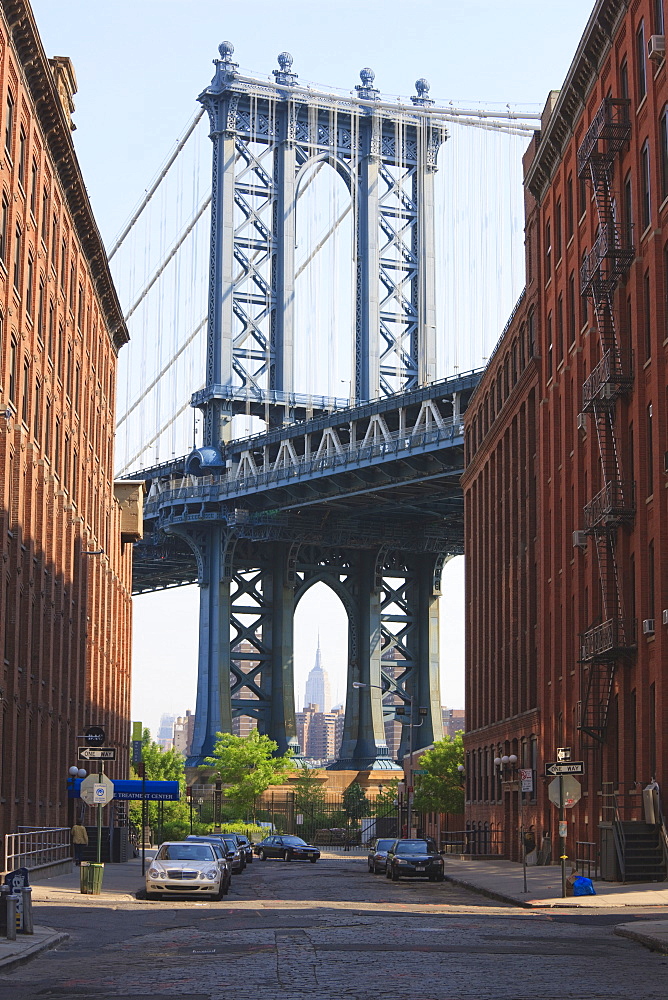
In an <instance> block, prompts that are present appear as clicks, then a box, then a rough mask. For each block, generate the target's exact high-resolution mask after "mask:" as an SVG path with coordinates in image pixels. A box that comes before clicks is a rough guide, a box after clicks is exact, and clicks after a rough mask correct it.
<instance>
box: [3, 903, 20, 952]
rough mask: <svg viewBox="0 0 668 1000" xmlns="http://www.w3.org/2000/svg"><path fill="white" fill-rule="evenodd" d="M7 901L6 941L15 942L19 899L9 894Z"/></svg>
mask: <svg viewBox="0 0 668 1000" xmlns="http://www.w3.org/2000/svg"><path fill="white" fill-rule="evenodd" d="M6 899H7V940H8V941H16V913H17V908H18V905H19V897H18V896H14V895H12V894H11V893H10V894H9V895H8V896H7V897H6Z"/></svg>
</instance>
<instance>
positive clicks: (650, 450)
mask: <svg viewBox="0 0 668 1000" xmlns="http://www.w3.org/2000/svg"><path fill="white" fill-rule="evenodd" d="M653 493H654V434H653V429H652V404H651V403H650V404H649V406H648V407H647V496H648V497H651V496H652V494H653Z"/></svg>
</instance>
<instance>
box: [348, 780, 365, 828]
mask: <svg viewBox="0 0 668 1000" xmlns="http://www.w3.org/2000/svg"><path fill="white" fill-rule="evenodd" d="M343 808H344V810H345V812H346V815H347V816H348V818H349V819H350V820H352V821H353V822H357V820H359V819H361V818H362V816H368V815H369V813H370V812H371V803H370V802H369V800H368V799H367V797H366V795H365V794H364V789H363V788H362V786H361V785H360V783H359V782H358V781H353V783H352V785H348V787H347V788H346V790H345V792H344V793H343Z"/></svg>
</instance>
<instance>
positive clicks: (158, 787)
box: [68, 778, 181, 802]
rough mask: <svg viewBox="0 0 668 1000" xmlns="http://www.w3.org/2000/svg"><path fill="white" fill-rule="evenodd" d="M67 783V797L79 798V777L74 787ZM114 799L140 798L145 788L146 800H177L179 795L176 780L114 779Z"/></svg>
mask: <svg viewBox="0 0 668 1000" xmlns="http://www.w3.org/2000/svg"><path fill="white" fill-rule="evenodd" d="M71 786H72V783H71V782H70V783H69V790H68V797H69V798H70V799H78V798H79V788H80V787H81V779H79V778H77V780H76V781H75V782H74V788H72V787H71ZM113 786H114V798H115V799H141V798H143V790H144V789H145V790H146V800H147V802H178V800H179V799H180V797H181V792H180V789H179V783H178V781H120V780H119V781H114V782H113Z"/></svg>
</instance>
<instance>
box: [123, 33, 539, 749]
mask: <svg viewBox="0 0 668 1000" xmlns="http://www.w3.org/2000/svg"><path fill="white" fill-rule="evenodd" d="M219 53H220V57H219V58H217V59H216V60H214V65H215V75H214V77H213V80H212V82H211V84H210V85H209V86H208V87H207V88H206V89H205V90H204V91H203V92H202V93H201V94H200V96H199V98H198V100H199V102H200V104H201V110H200V111H198V113H197V115H196V116H195V117H194V119H193V121H192V122H191V123H190V125H189V127H188V129H187V130H186V132H185V134H184V136H183V137H182V138H181V140H180V141H179V143H178V144H177V147H176V149H175V150H174V152H173V153H172V155H171V156H170V157H169V159H168V160H167V162H166V163H165V165H164V167H163V169H162V170H161V171H160V173H159V174H158V176H157V177H156V179H155V181H154V183H153V184H152V185H151V186H150V188H149V189H148V191H147V193H146V196H145V198H144V199H143V200H142V202H141V203H140V205H139V206H138V207H137V210H136V211H135V213H134V214H133V216H132V218H131V219H130V221H129V223H128V225H127V226H126V228H125V229H124V231H123V232H122V233H121V235H120V236H119V238H118V240H117V241H116V243H115V244H114V246H113V247H112V248H111V249H110V253H109V256H110V260H111V261H112V267H114V268H115V271H116V280H117V282H118V283H119V291H120V293H121V295H122V296H123V298H124V299H125V301H126V305H127V309H126V318H127V320H128V322H129V324H130V329H131V335H132V341H131V349H130V350H129V351H128V353H127V356H126V357H125V358H123V356H122V357H121V362H122V365H124V368H123V367H122V368H121V376H120V380H119V405H118V414H119V418H118V420H119V422H118V441H117V453H120V454H121V456H122V460H121V465H122V468H121V470H120V475H121V476H123V477H126V478H129V479H136V480H143V482H144V484H145V490H146V493H145V504H144V519H145V521H144V532H145V537H144V540H143V541H142V542H140V543H138V544H137V546H136V547H135V553H134V571H133V590H134V593H136V594H139V593H145V592H147V591H155V590H160V589H164V588H168V587H174V586H181V585H183V584H188V583H197V584H199V588H200V613H199V662H198V681H197V705H196V728H195V735H194V739H193V745H192V755H191V757H190V759H189V760H188V764H189V765H191V766H194V765H196V764H199V763H201V762H202V760H203V758H204V757H206V756H208V755H210V754H211V753H212V751H213V748H214V743H215V738H216V733H217V732H220V731H222V732H231V729H232V719H233V717H234V716H235V715H245V716H251V717H253V718H255V719H256V720H257V722H258V726H259V728H260V730H261V732H264V733H267V734H268V735H269V736H271V738H272V739H274V740H276V742H277V743H278V747H279V752H285V750H287V749H288V748H290V749H292V751H293V753H294V754H295V755H296V756H298V755H299V752H300V748H299V747H298V745H297V739H296V727H295V703H294V684H293V646H294V625H293V622H294V615H295V609H296V607H297V605H298V603H299V601H300V599H301V598H302V597H303V596H304V594H305V593H306V592H307V591H308V590H309V589H310V588H311V587H312V586H314V585H315V584H318V583H324V584H326V585H327V586H329V587H330V588H331V589H332V591H333V592H334V593H335V594H336V595H337V596H338V597H339V599H340V600H341V602H342V604H343V606H344V608H345V611H346V615H347V619H348V656H347V661H348V672H347V697H346V709H345V722H344V736H343V744H342V748H341V753H340V760H339V761H338V762H337V764H336V765H335V766H336V767H340V768H349V769H353V768H354V769H374V768H375V769H392V768H396V767H397V765H396V764H395V763H394V762H393V761H392V760H391V759H390V756H389V753H388V748H387V745H386V742H385V731H384V722H385V720H386V719H387V718H394V717H396V716H397V715H399V716H400V719H401V720H402V721H410V722H412V723H414V724H416V725H420V726H421V727H422V728H421V734H420V742H421V744H422V745H428V744H429V743H431V742H432V741H433V740H435V739H439V738H440V737H441V736H442V724H441V696H440V680H439V621H438V599H439V597H440V596H441V574H442V570H443V566H444V564H445V562H446V561H447V560H448V559H449V558H450V557H452V556H453V555H456V554H459V553H461V552H462V551H463V501H462V494H461V489H460V486H459V477H460V475H461V473H462V471H463V414H464V411H465V409H466V406H467V404H468V401H469V399H470V397H471V395H472V393H473V392H474V390H475V388H476V385H477V383H478V381H479V377H480V370H479V369H478V370H469V371H466V372H465V373H462V371H461V370H460V369H461V367H462V366H461V365H457V364H452V365H451V366H450V367H451V369H452V370H451V371H450V374H449V375H448V376H447V377H442V374H441V370H442V369H441V368H439V362H438V357H437V355H438V349H439V342H438V336H437V313H438V301H439V288H440V286H441V285H442V284H443V282H442V279H441V274H442V270H443V267H444V264H443V262H442V261H439V262H438V263H437V248H438V244H439V232H438V228H439V227H438V225H437V219H438V216H439V211H438V208H437V201H438V191H437V189H436V187H435V178H436V175H437V168H438V167H439V166H440V165H441V163H442V158H441V159H440V160H439V153H440V150H441V147H443V145H444V143H446V140H447V139H448V137H449V135H448V132H449V130H450V129H455V127H456V128H459V129H461V128H462V127H467V128H469V127H470V128H471V129H473V128H477V129H482V130H483V133H482V134H483V135H484V136H486V137H487V136H493V137H494V138H498V137H501V141H502V142H503V141H505V142H507V141H508V136H511V137H512V136H515V137H518V138H517V139H515V142H516V143H517V142H519V143H520V144H521V148H522V150H523V148H524V146H525V145H526V141H527V139H526V137H527V136H530V135H531V134H532V126H531V124H530V123H529V121H528V119H531V118H536V117H538V116H537V115H520V114H514V113H513V112H511V111H510V109H508V111H507V112H505V113H503V114H500V113H497V112H494V113H491V112H483V111H475V110H473V111H465V110H461V109H456V108H454V107H453V106H452V105H448V106H445V107H439V106H437V105H436V104H435V102H434V101H433V100H432V99H431V98H430V96H429V85H428V83H427V81H426V80H424V79H420V80H418V81H417V83H416V85H415V86H416V93H415V95H413V96H412V97H410V98H409V99H408V100H406V101H404V102H397V101H395V102H390V101H389V100H384V99H383V98H382V95H381V93H380V91H379V90H378V89H376V87H375V86H374V83H375V80H374V74H373V72H372V71H371V70H370V69H363V70H362V71H361V73H360V80H361V82H360V83H359V84H358V85H357V86H356V87H355V89H354V91H352V92H348V93H332V92H325V91H323V90H320V89H316V88H314V87H312V86H303V85H301V84H300V82H299V77H298V75H297V73H295V72H293V65H292V62H293V61H292V57H291V56H290V55H289V54H288V53H286V52H284V53H281V54H280V55H279V57H278V64H279V65H278V68H277V69H275V70H274V71H273V73H272V77H271V78H268V79H263V78H259V77H257V76H248V75H244V74H242V73H241V72H240V70H239V67H238V65H237V64H236V63H235V62H234V61H233V56H234V48H233V46H232V45H231V44H230V43H228V42H223V43H222V44H221V45H220V47H219ZM207 125H208V139H209V140H210V143H209V142H208V140H207V144H208V145H209V147H210V149H211V151H212V152H211V153H210V154H209V155H208V156H207V155H206V151H205V149H204V144H203V143H202V142H201V141H199V139H201V137H202V136H203V134H204V132H203V129H205V128H206V126H207ZM198 137H199V138H198ZM517 151H518V147H516V148H515V150H514V152H515V155H517ZM496 155H497V157H498V155H505V153H504V154H498V153H497V154H496ZM520 155H521V153H520ZM487 167H488V169H491V170H492V171H494V170H498V169H499V165H498V162H495V161H494V158H493V157H490V158H489V161H488V163H487ZM464 169H466V170H468V169H470V168H469V167H467V166H465V167H464ZM482 173H484V170H483V171H482ZM202 177H206V178H207V180H206V181H202ZM520 190H521V189H520ZM481 197H482V194H481ZM473 198H474V199H475V198H476V195H475V194H474V195H473ZM500 211H501V212H505V209H504V208H503V206H502V208H501V209H500ZM451 213H452V224H455V221H456V218H457V217H459V218H460V220H461V221H460V226H461V227H462V229H464V228H465V227H466V226H467V225H468V224H469V221H468V218H467V213H468V208H467V206H466V205H461V204H460V205H454V206H452V208H451ZM504 218H505V215H504ZM490 225H491V226H492V227H493V228H494V229H495V231H496V232H497V233H498V231H499V230H501V229H503V225H502V224H501V223H497V224H496V225H495V224H494V220H493V219H492V221H491V223H490ZM519 225H520V227H521V221H520V223H519ZM142 227H143V228H142ZM490 246H491V252H492V253H496V254H498V255H502V254H506V253H507V250H506V248H505V247H504V246H503V245H500V243H499V239H498V236H497V237H495V239H494V240H491V239H490ZM124 253H125V254H126V261H127V263H125V264H122V260H123V254H124ZM518 256H519V255H518ZM455 265H456V262H455V261H452V260H451V261H450V263H449V267H450V268H453V267H455ZM123 268H125V270H123ZM463 280H464V278H463V277H462V281H463ZM466 281H467V282H468V277H467V279H466ZM464 294H465V295H467V296H468V297H470V296H471V295H472V294H473V291H472V289H471V287H470V286H469V285H468V284H467V285H466V291H465V293H464ZM475 294H477V295H481V296H482V295H484V294H485V290H484V289H480V288H478V289H477V292H476V293H475ZM450 298H451V299H453V300H456V298H457V297H456V296H450ZM451 304H452V303H451V302H447V303H446V307H451ZM508 311H509V310H508ZM498 332H500V328H498ZM462 334H463V337H464V338H466V337H468V338H472V337H473V336H474V333H473V331H468V332H467V331H466V330H464V331H462ZM124 387H125V398H124V399H123V398H122V397H123V391H124ZM123 456H124V457H123ZM388 654H389V655H391V656H392V657H393V659H392V664H393V667H394V669H392V670H389V669H388ZM386 695H391V696H392V697H391V701H392V702H393V704H387V701H388V698H387V697H386ZM408 729H409V726H404V728H403V733H404V739H403V740H402V744H401V747H400V751H399V754H400V756H401V755H402V754H404V753H406V752H408V742H409V740H408Z"/></svg>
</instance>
